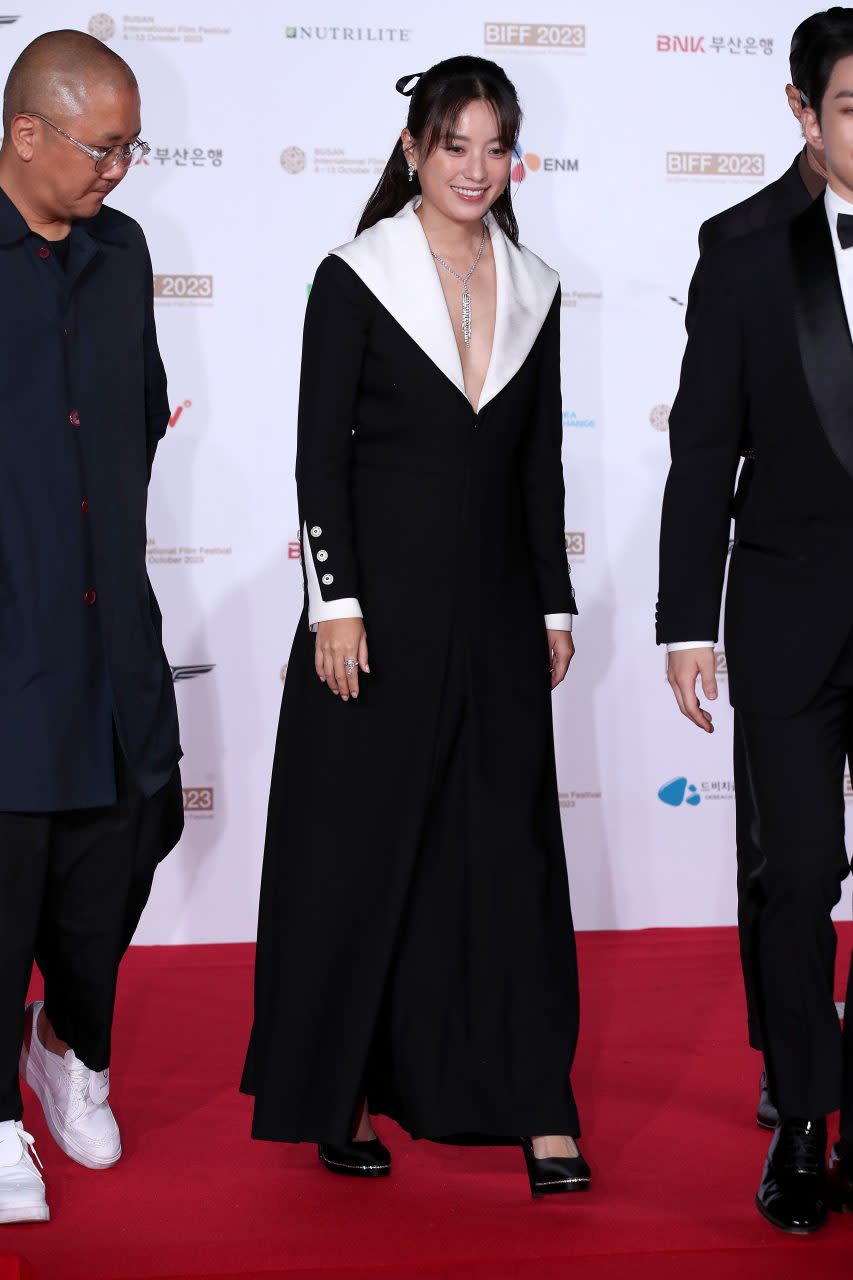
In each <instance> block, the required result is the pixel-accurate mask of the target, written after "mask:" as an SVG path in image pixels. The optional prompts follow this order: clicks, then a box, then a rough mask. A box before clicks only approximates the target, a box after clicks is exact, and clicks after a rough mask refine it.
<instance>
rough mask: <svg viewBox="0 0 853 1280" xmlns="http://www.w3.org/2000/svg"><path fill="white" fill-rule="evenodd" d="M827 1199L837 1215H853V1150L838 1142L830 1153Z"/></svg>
mask: <svg viewBox="0 0 853 1280" xmlns="http://www.w3.org/2000/svg"><path fill="white" fill-rule="evenodd" d="M827 1199H828V1200H829V1207H830V1209H834V1210H835V1212H836V1213H853V1149H851V1147H850V1145H849V1143H848V1144H847V1145H846V1146H845V1144H844V1143H842V1142H837V1143H836V1144H835V1146H834V1147H833V1148H832V1151H831V1152H830V1153H829V1174H828V1177H827Z"/></svg>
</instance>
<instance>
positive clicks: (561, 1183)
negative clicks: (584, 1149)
mask: <svg viewBox="0 0 853 1280" xmlns="http://www.w3.org/2000/svg"><path fill="white" fill-rule="evenodd" d="M521 1149H522V1151H523V1152H524V1163H525V1164H526V1165H527V1176H528V1178H529V1179H530V1194H531V1195H532V1196H534V1197H538V1196H552V1195H559V1194H560V1193H564V1192H567V1191H589V1184H590V1181H591V1180H592V1174H591V1173H590V1168H589V1165H588V1164H587V1162H586V1160H584V1158H583V1156H582V1155H581V1153H580V1148H578V1153H577V1155H576V1156H543V1157H542V1159H541V1160H538V1159H537V1158H536V1156H535V1155H534V1154H533V1143H532V1141H531V1140H530V1138H522V1139H521Z"/></svg>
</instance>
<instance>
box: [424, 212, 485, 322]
mask: <svg viewBox="0 0 853 1280" xmlns="http://www.w3.org/2000/svg"><path fill="white" fill-rule="evenodd" d="M485 243H486V224H485V222H484V223H483V234H482V237H481V238H480V247H479V249H478V250H477V256H476V258H475V259H474V261H473V262H472V263H471V265H470V267H469V268H468V270H467V271H466V273H465V275H464V276H462V275H460V274H459V272H458V271H454V269H453V267H451V265H450V263H449V262H445V260H444V258H442V257H441V256H440V254H437V253H433V251H432V249H430V253H432V256H433V257H434V258H435V260H436V262H437V263H438V265H439V266H440V267H444V269H445V271H449V272H450V274H451V275H452V276H453V278H454V280H458V281H459V283H460V284H461V285H462V338H463V341H464V343H465V346H466V347H470V345H471V295H470V293H469V292H468V281H469V280H470V279H471V277H472V275H473V274H474V271H475V269H476V267H477V263H478V262H479V261H480V258H481V257H482V255H483V246H484V245H485Z"/></svg>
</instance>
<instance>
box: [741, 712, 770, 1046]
mask: <svg viewBox="0 0 853 1280" xmlns="http://www.w3.org/2000/svg"><path fill="white" fill-rule="evenodd" d="M734 781H735V795H736V796H737V811H736V816H735V839H736V842H737V926H738V937H739V940H740V962H741V968H742V970H743V987H744V993H745V995H746V1023H747V1031H748V1033H749V1043H750V1046H751V1047H752V1048H753V1049H757V1050H759V1052H760V1051H761V1050H762V1049H763V1047H764V1044H763V1041H762V1038H761V1019H760V1017H759V1015H758V979H757V975H756V973H755V949H754V947H753V934H754V931H755V922H756V918H757V915H758V910H759V906H760V895H759V893H758V892H757V891H756V882H757V879H758V876H759V875H760V872H761V861H762V858H761V848H760V846H759V843H758V814H757V813H756V810H755V805H754V804H753V802H752V788H751V786H750V781H749V767H748V765H747V760H746V746H745V744H744V739H743V725H742V724H741V719H740V713H739V712H738V711H737V710H735V713H734Z"/></svg>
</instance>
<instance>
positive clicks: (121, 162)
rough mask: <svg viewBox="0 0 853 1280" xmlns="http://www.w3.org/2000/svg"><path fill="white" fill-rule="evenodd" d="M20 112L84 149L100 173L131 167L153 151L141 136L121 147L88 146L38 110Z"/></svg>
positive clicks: (78, 147)
mask: <svg viewBox="0 0 853 1280" xmlns="http://www.w3.org/2000/svg"><path fill="white" fill-rule="evenodd" d="M20 114H21V115H22V116H35V118H36V119H37V120H42V121H43V122H44V123H45V124H48V125H50V127H51V129H54V130H55V131H56V132H57V133H58V134H59V135H60V136H61V137H63V138H66V139H67V141H68V142H70V143H71V144H72V146H75V147H76V148H77V150H78V151H82V152H83V154H84V155H87V156H88V157H89V159H90V160H94V162H95V169H96V171H97V172H98V173H108V172H109V171H110V169H129V168H130V166H131V165H132V164H133V162H134V161H135V160H144V159H145V157H146V156H147V155H148V154H149V152H150V151H151V148H150V147H149V145H148V143H147V142H143V141H142V139H141V138H137V139H136V141H135V142H123V143H122V144H121V146H120V147H87V146H86V144H85V142H79V141H78V140H77V138H72V137H71V134H70V133H66V132H65V130H64V129H60V127H59V125H58V124H54V123H53V121H52V120H48V118H47V116H42V115H39V113H38V111H22V112H21V113H20Z"/></svg>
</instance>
